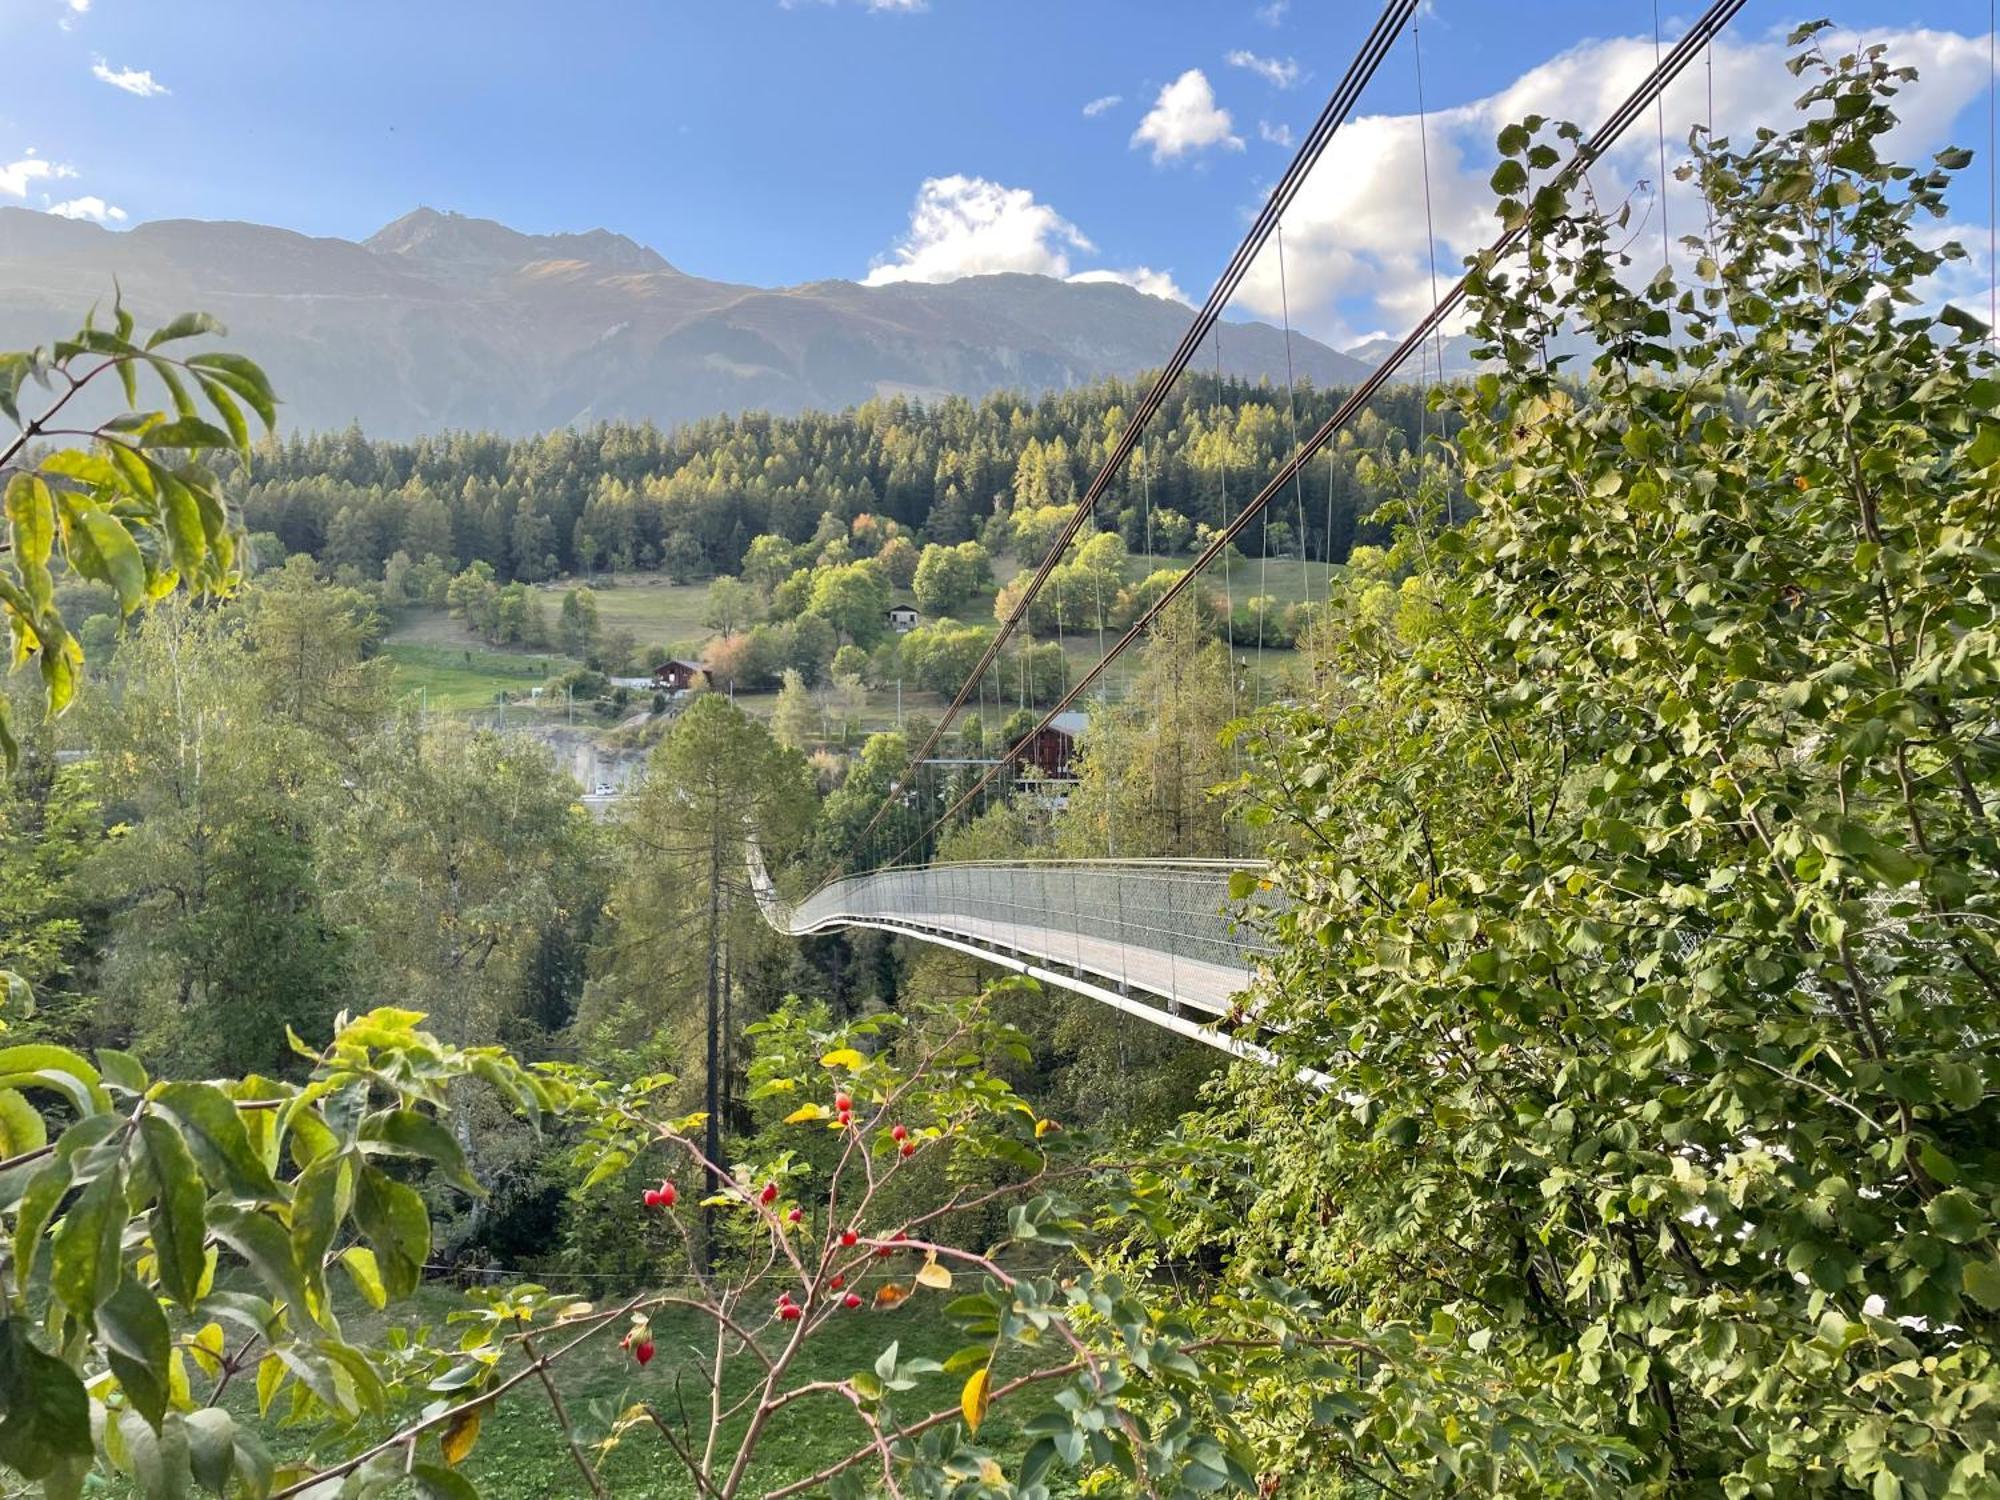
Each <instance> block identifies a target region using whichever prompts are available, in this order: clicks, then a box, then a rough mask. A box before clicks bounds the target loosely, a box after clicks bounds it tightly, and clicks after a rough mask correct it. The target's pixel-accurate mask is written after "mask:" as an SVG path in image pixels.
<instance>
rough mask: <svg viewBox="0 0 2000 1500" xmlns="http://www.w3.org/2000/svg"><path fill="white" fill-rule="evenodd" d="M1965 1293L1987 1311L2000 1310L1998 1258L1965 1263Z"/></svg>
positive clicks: (1999, 1266)
mask: <svg viewBox="0 0 2000 1500" xmlns="http://www.w3.org/2000/svg"><path fill="white" fill-rule="evenodd" d="M1964 1275H1965V1295H1966V1296H1968V1297H1970V1298H1971V1299H1972V1300H1973V1301H1974V1302H1977V1303H1978V1304H1979V1305H1980V1306H1981V1307H1983V1308H1985V1309H1986V1310H1987V1311H1988V1312H2000V1260H1990V1259H1989V1260H1969V1261H1967V1262H1966V1263H1965V1272H1964Z"/></svg>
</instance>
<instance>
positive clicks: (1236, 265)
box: [870, 0, 1419, 827]
mask: <svg viewBox="0 0 2000 1500" xmlns="http://www.w3.org/2000/svg"><path fill="white" fill-rule="evenodd" d="M1418 4H1419V0H1387V3H1386V4H1385V5H1384V6H1383V8H1382V14H1381V15H1380V16H1378V17H1377V18H1376V21H1375V25H1374V28H1373V29H1372V30H1371V31H1370V32H1369V33H1368V37H1367V39H1366V40H1365V41H1364V42H1363V43H1362V44H1361V50H1360V51H1359V52H1357V53H1356V54H1355V56H1354V60H1353V61H1352V62H1351V63H1350V64H1349V65H1348V69H1347V72H1346V74H1345V75H1344V76H1343V77H1342V79H1341V81H1340V84H1339V86H1338V87H1337V88H1335V89H1334V91H1333V93H1332V94H1331V95H1330V96H1328V98H1327V101H1326V106H1325V108H1323V109H1322V110H1321V111H1320V116H1319V118H1318V119H1317V120H1316V121H1314V123H1313V127H1312V129H1311V130H1309V131H1308V132H1307V133H1306V137H1305V139H1304V140H1303V141H1302V142H1301V143H1300V145H1299V150H1298V154H1297V155H1296V156H1294V157H1293V158H1292V161H1291V164H1290V165H1289V166H1288V167H1286V168H1285V172H1284V175H1283V176H1282V177H1280V178H1279V179H1278V184H1277V186H1276V187H1274V188H1272V190H1271V195H1270V197H1269V198H1268V199H1267V200H1266V201H1265V204H1264V207H1263V209H1262V210H1261V211H1259V213H1258V215H1257V217H1256V219H1255V220H1254V221H1253V222H1252V224H1251V226H1250V229H1249V232H1248V233H1246V234H1245V235H1244V237H1243V242H1242V243H1241V244H1240V245H1238V246H1237V248H1236V253H1235V254H1234V255H1233V256H1231V257H1230V260H1229V264H1228V265H1227V266H1225V267H1224V268H1223V272H1222V275H1221V276H1220V277H1218V278H1217V280H1216V283H1215V286H1214V288H1213V289H1212V290H1211V291H1210V292H1209V294H1208V300H1207V301H1205V302H1204V303H1203V304H1202V306H1201V310H1200V311H1199V312H1198V313H1196V314H1195V318H1194V321H1193V322H1192V323H1190V324H1189V325H1188V330H1187V332H1186V333H1184V334H1183V335H1182V336H1181V341H1180V344H1179V346H1178V347H1177V348H1176V349H1175V350H1174V352H1173V354H1172V356H1171V357H1170V358H1169V359H1168V360H1167V363H1166V365H1165V366H1164V367H1163V368H1162V369H1161V371H1160V373H1159V375H1158V376H1157V377H1156V378H1155V380H1154V382H1153V385H1152V388H1151V390H1149V391H1148V392H1147V393H1146V397H1145V399H1144V400H1143V401H1141V402H1140V403H1139V405H1138V407H1137V408H1135V409H1134V411H1133V413H1132V417H1131V419H1130V420H1129V421H1128V422H1127V423H1126V425H1125V430H1124V432H1122V433H1121V434H1120V435H1119V438H1118V442H1117V444H1116V445H1115V446H1114V447H1113V448H1112V450H1111V452H1110V454H1109V455H1108V456H1107V457H1106V458H1105V461H1104V466H1103V467H1102V468H1101V469H1099V470H1098V472H1097V476H1096V477H1095V478H1094V479H1092V480H1091V482H1090V487H1089V488H1088V489H1087V490H1086V491H1085V492H1084V495H1083V497H1082V498H1081V499H1080V500H1079V501H1078V502H1077V507H1076V511H1075V513H1074V514H1073V515H1072V516H1071V517H1070V519H1069V521H1068V523H1067V524H1066V525H1065V526H1064V527H1063V529H1062V531H1061V532H1060V533H1059V534H1058V535H1057V537H1056V539H1055V541H1054V543H1053V544H1052V545H1051V546H1050V548H1049V553H1048V556H1046V557H1044V558H1043V559H1042V561H1041V563H1040V565H1039V566H1037V568H1036V569H1035V575H1034V577H1033V578H1032V579H1031V580H1030V581H1029V584H1028V588H1027V590H1026V591H1025V592H1024V593H1023V594H1022V595H1021V597H1020V598H1019V599H1018V600H1017V601H1016V602H1015V605H1014V608H1013V609H1012V610H1010V611H1009V612H1008V616H1007V618H1006V619H1005V620H1003V621H1002V622H1001V624H1000V629H999V630H998V631H997V632H996V633H995V634H994V637H993V640H992V641H991V642H990V643H989V644H988V645H987V648H986V651H985V652H984V654H983V655H982V657H981V659H980V666H981V667H984V666H985V664H986V663H987V662H990V661H992V660H994V659H995V658H997V657H998V656H999V654H1000V651H1001V649H1002V648H1003V647H1004V646H1005V645H1006V642H1007V638H1008V637H1009V636H1010V635H1012V634H1013V633H1014V630H1015V628H1016V627H1017V626H1018V625H1019V624H1020V623H1021V621H1022V620H1023V619H1024V618H1025V617H1026V615H1027V612H1028V606H1029V604H1030V603H1031V602H1032V600H1033V599H1034V597H1035V595H1036V594H1038V593H1040V592H1041V589H1042V586H1043V585H1044V584H1045V583H1046V582H1047V581H1048V576H1049V574H1050V573H1052V572H1053V571H1054V570H1055V567H1056V564H1057V562H1058V561H1059V560H1060V559H1061V557H1062V555H1063V552H1064V550H1065V549H1066V548H1067V547H1068V546H1069V543H1070V540H1071V538H1072V537H1074V536H1075V534H1076V532H1077V530H1078V529H1079V528H1080V527H1081V525H1082V524H1083V521H1084V519H1085V518H1086V517H1087V516H1088V515H1089V514H1090V512H1091V510H1092V509H1093V508H1094V507H1095V506H1096V504H1097V502H1098V501H1099V499H1101V498H1102V497H1103V495H1104V493H1105V491H1106V490H1107V489H1108V488H1109V487H1110V484H1111V481H1112V479H1113V478H1114V477H1115V476H1116V475H1117V473H1118V470H1119V468H1120V467H1121V466H1122V465H1123V464H1124V462H1125V459H1126V458H1127V456H1129V455H1130V453H1131V451H1132V449H1133V447H1134V446H1136V445H1137V443H1138V442H1139V440H1140V438H1141V436H1142V434H1143V433H1144V431H1145V429H1146V426H1147V425H1148V424H1149V423H1150V422H1151V421H1152V419H1153V417H1154V415H1155V414H1156V413H1157V412H1158V411H1159V409H1160V408H1161V406H1162V405H1163V404H1164V403H1165V401H1166V398H1167V396H1168V395H1169V393H1170V392H1171V391H1172V390H1173V388H1174V385H1175V384H1176V383H1177V382H1178V381H1179V379H1180V377H1181V374H1182V372H1183V371H1185V370H1186V369H1187V367H1188V364H1189V362H1190V361H1192V360H1193V358H1194V356H1195V354H1196V353H1197V352H1198V351H1199V350H1200V348H1201V344H1202V340H1203V339H1205V338H1206V337H1207V336H1208V334H1209V331H1210V330H1211V329H1212V328H1214V327H1215V325H1216V323H1217V322H1218V321H1219V320H1220V319H1221V317H1222V312H1223V309H1224V308H1225V307H1227V306H1228V305H1229V302H1230V300H1231V299H1232V298H1233V297H1234V296H1235V294H1236V290H1237V287H1238V286H1239V285H1241V283H1242V281H1243V278H1244V277H1245V276H1246V275H1247V274H1248V273H1249V270H1250V267H1251V265H1252V264H1253V263H1254V262H1255V260H1256V258H1257V255H1258V253H1259V252H1260V251H1261V250H1262V249H1263V247H1264V242H1265V241H1266V240H1267V239H1269V238H1270V235H1271V233H1272V231H1273V230H1274V229H1275V228H1276V227H1277V223H1278V220H1279V219H1280V218H1281V217H1282V216H1283V215H1284V212H1285V210H1286V208H1288V207H1289V206H1290V204H1291V201H1292V199H1293V198H1295V197H1296V196H1298V192H1299V190H1300V188H1302V187H1303V186H1304V185H1305V181H1306V179H1307V177H1309V176H1310V175H1311V173H1312V169H1313V167H1314V166H1315V165H1316V164H1317V163H1318V161H1319V159H1320V157H1321V156H1322V155H1323V154H1324V153H1325V151H1326V148H1327V146H1328V144H1329V143H1330V142H1331V141H1332V139H1333V137H1334V134H1335V132H1337V131H1338V130H1339V129H1340V127H1341V125H1342V124H1344V123H1345V122H1346V119H1347V117H1348V115H1349V114H1350V113H1352V111H1353V109H1354V106H1355V105H1356V104H1357V103H1359V102H1360V99H1361V95H1362V92H1363V91H1364V90H1365V89H1366V88H1367V86H1368V82H1369V80H1370V79H1371V78H1373V77H1374V76H1375V70H1376V69H1377V68H1378V67H1380V66H1381V64H1382V60H1383V58H1384V57H1385V56H1387V54H1388V52H1389V49H1390V48H1391V47H1392V46H1393V45H1394V43H1395V40H1396V38H1397V37H1398V36H1399V35H1400V34H1401V33H1402V30H1403V27H1404V26H1405V25H1407V24H1408V23H1409V20H1410V18H1411V16H1413V15H1414V14H1415V13H1416V9H1417V6H1418ZM976 671H977V669H975V672H976ZM973 680H974V678H973V677H968V678H967V679H966V682H965V683H964V684H962V685H961V686H960V687H959V689H958V692H957V693H956V694H954V695H953V697H952V701H951V703H950V704H949V705H948V706H947V707H946V709H945V711H944V715H943V717H942V718H940V719H939V720H938V723H937V726H936V727H935V728H934V729H933V730H932V732H931V735H930V737H929V738H928V739H927V740H926V742H925V743H924V744H923V745H921V746H919V747H918V749H917V751H916V752H915V754H914V755H912V757H911V763H912V764H915V763H916V762H918V761H921V760H922V759H923V758H924V756H926V755H928V754H929V753H930V752H931V750H932V748H933V747H934V746H935V744H936V741H937V736H938V735H940V734H942V733H943V732H944V730H945V729H946V728H948V727H949V726H950V724H951V721H952V720H953V719H954V718H955V717H956V716H957V715H958V712H959V710H961V709H962V708H964V707H965V700H966V697H967V694H968V693H969V692H970V691H971V684H972V682H973ZM899 779H900V778H899ZM894 785H895V784H894V783H892V788H893V786H894ZM891 800H893V791H892V796H891V798H886V799H884V801H883V803H882V806H881V807H879V808H877V809H876V812H875V818H874V819H873V820H871V824H870V826H871V827H872V826H873V824H874V823H875V822H879V821H880V820H881V818H882V817H883V816H885V815H886V813H887V810H888V807H889V805H890V801H891Z"/></svg>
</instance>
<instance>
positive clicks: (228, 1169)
mask: <svg viewBox="0 0 2000 1500" xmlns="http://www.w3.org/2000/svg"><path fill="white" fill-rule="evenodd" d="M158 1103H159V1105H160V1107H161V1108H163V1109H165V1110H166V1111H167V1112H168V1113H170V1114H171V1115H173V1117H174V1118H175V1119H176V1120H178V1121H180V1124H181V1128H182V1130H183V1131H185V1133H186V1135H187V1141H188V1144H189V1145H190V1146H191V1147H193V1148H194V1155H195V1159H196V1160H197V1161H199V1162H200V1163H201V1169H202V1172H203V1174H204V1175H205V1176H206V1177H207V1178H208V1180H209V1181H210V1182H211V1183H213V1184H214V1185H215V1186H216V1187H218V1188H221V1189H222V1190H224V1191H225V1192H229V1193H232V1194H234V1195H235V1196H236V1197H238V1198H253V1199H257V1200H259V1201H263V1202H273V1201H276V1200H277V1199H278V1198H279V1197H280V1196H281V1195H280V1193H279V1191H278V1184H277V1183H276V1182H274V1181H273V1180H272V1178H271V1173H270V1170H269V1169H268V1168H266V1167H265V1165H264V1163H263V1161H262V1160H261V1159H260V1158H259V1157H258V1155H257V1152H256V1150H255V1148H253V1147H252V1146H251V1144H250V1135H249V1132H248V1131H246V1130H244V1128H243V1120H242V1118H241V1116H239V1115H238V1113H237V1110H236V1104H235V1102H234V1101H233V1100H232V1099H230V1097H229V1096H228V1095H227V1094H225V1093H223V1092H222V1090H220V1089H218V1088H216V1087H214V1086H213V1085H212V1084H206V1083H169V1084H166V1085H165V1086H163V1087H162V1088H161V1089H160V1092H159V1095H158Z"/></svg>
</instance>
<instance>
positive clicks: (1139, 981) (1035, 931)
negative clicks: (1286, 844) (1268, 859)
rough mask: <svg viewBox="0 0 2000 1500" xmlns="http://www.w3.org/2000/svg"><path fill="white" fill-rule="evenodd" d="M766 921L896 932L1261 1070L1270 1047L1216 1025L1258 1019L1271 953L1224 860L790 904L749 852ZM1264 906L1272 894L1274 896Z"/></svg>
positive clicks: (1063, 870)
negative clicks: (1259, 986) (1255, 995)
mask: <svg viewBox="0 0 2000 1500" xmlns="http://www.w3.org/2000/svg"><path fill="white" fill-rule="evenodd" d="M748 862H749V872H750V884H751V888H752V889H753V890H754V891H755V893H756V897H757V904H758V906H759V908H760V909H761V910H762V912H763V914H764V919H765V920H766V921H767V922H769V923H770V925H771V926H772V927H774V928H775V929H777V930H778V931H779V932H783V933H786V934H788V935H790V936H792V937H812V936H817V935H820V934H825V933H831V932H837V931H841V930H843V929H847V928H856V927H860V928H872V929H874V930H875V931H878V932H889V933H895V934H897V935H898V936H901V937H907V938H913V939H915V940H916V941H918V942H921V943H927V944H930V945H932V946H934V947H939V948H945V949H949V950H951V951H953V952H957V953H962V954H964V955H966V956H967V957H970V958H976V959H978V960H980V961H981V962H983V963H989V964H992V965H994V966H996V967H998V968H1003V969H1011V970H1013V971H1014V972H1015V973H1017V974H1026V975H1028V976H1029V977H1030V978H1033V979H1036V980H1038V981H1040V982H1041V983H1043V984H1047V985H1052V986H1054V987H1056V988H1058V989H1062V990H1067V991H1069V992H1070V993H1072V994H1077V995H1082V996H1084V997H1086V998H1087V999H1091V1000H1095V1001H1097V1002H1098V1003H1099V1004H1102V1005H1107V1006H1110V1007H1111V1008H1112V1009H1114V1010H1119V1011H1123V1012H1125V1013H1126V1014H1128V1015H1132V1016H1136V1017H1138V1018H1139V1019H1141V1020H1144V1021H1146V1022H1148V1023H1149V1024H1151V1025H1154V1026H1158V1027H1161V1028H1162V1029H1164V1030H1167V1031H1172V1032H1175V1033H1177V1034H1179V1035H1181V1036H1184V1037H1187V1038H1189V1039H1190V1040H1192V1041H1198V1042H1202V1043H1204V1044H1206V1045H1208V1046H1211V1047H1214V1048H1217V1049H1218V1050H1220V1051H1223V1052H1227V1053H1229V1054H1231V1055H1232V1056H1235V1057H1241V1058H1246V1059H1250V1060H1253V1061H1257V1062H1265V1063H1269V1062H1272V1061H1273V1060H1274V1059H1273V1057H1272V1055H1271V1053H1270V1051H1269V1049H1268V1048H1265V1047H1262V1046H1259V1045H1258V1044H1257V1043H1255V1042H1253V1041H1249V1040H1246V1039H1245V1038H1243V1037H1240V1036H1237V1035H1234V1034H1233V1028H1231V1027H1228V1026H1226V1025H1218V1024H1216V1023H1218V1022H1224V1023H1228V1022H1232V1021H1239V1020H1244V1019H1249V1018H1250V1016H1251V1012H1250V1011H1249V1010H1248V1009H1247V1008H1246V1005H1247V1002H1246V999H1245V997H1246V996H1247V994H1248V992H1249V991H1250V990H1251V989H1252V988H1253V987H1254V986H1255V984H1256V982H1257V978H1258V973H1259V971H1260V969H1261V968H1262V967H1263V966H1264V965H1265V963H1266V962H1267V961H1268V960H1269V958H1270V957H1271V954H1272V949H1271V948H1270V946H1269V944H1268V943H1267V942H1266V941H1265V940H1264V938H1263V936H1262V934H1261V932H1260V931H1258V929H1257V925H1256V924H1255V923H1253V922H1252V921H1251V920H1249V917H1250V912H1249V911H1248V910H1247V909H1245V907H1244V904H1243V903H1237V902H1232V901H1231V900H1230V895H1229V882H1230V876H1231V875H1232V874H1233V873H1235V872H1236V871H1238V870H1244V869H1249V870H1261V868H1262V866H1260V865H1247V864H1243V863H1240V862H1232V861H1227V860H1115V859H1090V860H1070V859H1062V860H1020V861H1014V862H968V863H955V864H954V863H946V864H931V865H919V866H914V867H903V868H898V869H891V870H877V871H874V872H872V873H868V874H862V875H848V876H844V877H842V878H840V879H837V880H831V881H828V882H827V883H826V884H825V885H822V886H821V887H820V888H819V889H818V890H816V891H814V892H813V893H812V894H811V895H809V896H807V897H805V898H804V899H802V900H799V901H796V902H793V901H788V900H786V899H785V898H784V897H783V896H781V895H780V894H779V892H778V889H777V887H776V885H775V884H774V883H773V882H772V880H771V878H770V876H769V875H768V874H767V873H766V872H765V869H764V862H763V858H762V856H761V855H760V853H759V852H758V850H757V847H756V846H755V845H754V844H752V845H751V846H750V848H749V850H748ZM1266 904H1267V905H1268V900H1267V902H1266Z"/></svg>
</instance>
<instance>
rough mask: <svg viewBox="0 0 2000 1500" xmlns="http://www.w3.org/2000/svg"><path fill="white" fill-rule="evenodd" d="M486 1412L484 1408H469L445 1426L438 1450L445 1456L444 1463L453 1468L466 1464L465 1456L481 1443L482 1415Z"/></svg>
mask: <svg viewBox="0 0 2000 1500" xmlns="http://www.w3.org/2000/svg"><path fill="white" fill-rule="evenodd" d="M484 1410H485V1408H484V1407H483V1406H474V1407H469V1408H467V1409H466V1410H465V1411H462V1412H460V1413H459V1414H458V1415H457V1416H455V1417H453V1418H452V1419H451V1421H449V1422H448V1423H446V1424H445V1429H444V1436H443V1437H441V1438H439V1439H438V1449H439V1451H440V1452H442V1453H443V1454H444V1461H445V1462H446V1463H448V1464H450V1465H451V1466H452V1467H453V1468H457V1467H458V1466H459V1465H460V1464H462V1463H464V1462H465V1455H466V1454H468V1453H470V1452H471V1451H472V1445H473V1444H474V1443H476V1442H478V1441H479V1422H480V1414H481V1413H482V1412H483V1411H484Z"/></svg>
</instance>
